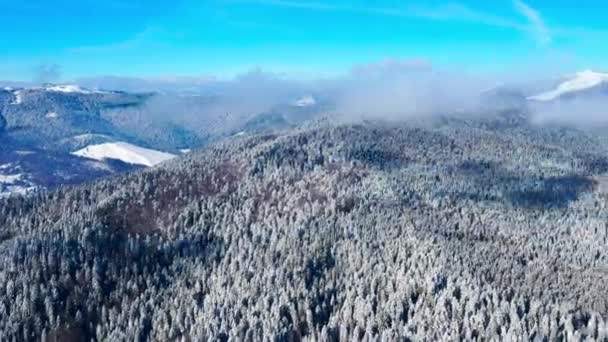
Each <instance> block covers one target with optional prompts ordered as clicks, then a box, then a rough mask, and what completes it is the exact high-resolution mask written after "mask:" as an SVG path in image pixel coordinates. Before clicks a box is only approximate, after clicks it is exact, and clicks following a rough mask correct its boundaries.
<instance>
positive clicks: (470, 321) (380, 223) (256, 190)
mask: <svg viewBox="0 0 608 342" xmlns="http://www.w3.org/2000/svg"><path fill="white" fill-rule="evenodd" d="M513 120H516V119H512V118H506V119H504V120H503V119H501V120H498V121H496V120H494V121H489V122H484V123H472V122H469V121H466V120H465V121H459V122H448V123H446V122H443V123H442V122H441V121H438V122H437V123H435V124H432V125H427V126H424V127H414V126H406V125H400V126H398V127H395V126H387V125H383V124H376V123H366V124H351V125H340V126H335V125H334V124H330V123H327V122H318V123H316V124H314V125H310V126H307V127H306V128H300V129H297V130H290V131H286V132H284V133H277V134H272V135H258V136H253V137H247V138H234V139H230V140H228V141H225V142H222V143H218V144H214V145H212V146H210V147H209V148H207V149H205V150H203V151H201V152H198V153H193V154H190V155H187V156H185V157H183V158H181V159H178V160H174V161H171V162H168V163H165V164H163V165H161V166H159V167H156V168H152V169H147V170H143V171H138V172H136V173H132V174H128V175H124V176H120V177H115V178H110V179H104V180H100V181H97V182H96V183H93V184H90V185H84V186H78V187H66V188H61V189H59V190H57V191H53V192H48V193H45V192H40V193H36V194H34V195H31V196H29V197H13V198H9V199H5V200H2V202H0V335H1V337H2V338H0V339H1V340H7V341H11V340H16V341H25V340H37V339H40V338H42V339H43V340H46V341H80V340H96V341H146V340H153V341H201V340H220V341H228V340H246V341H260V340H280V341H283V340H286V341H289V340H296V341H297V340H300V339H303V340H317V341H338V340H367V341H370V340H379V339H381V340H383V341H393V340H400V339H401V340H414V341H418V340H430V341H436V340H474V339H477V340H489V339H498V338H501V339H503V340H506V341H514V340H528V339H538V340H541V341H542V340H556V339H561V340H564V339H567V340H569V341H570V340H579V339H583V338H591V339H597V340H605V339H606V338H607V335H608V330H607V329H608V322H607V321H606V320H607V319H608V287H606V283H607V282H608V253H607V248H606V246H607V244H608V224H607V222H608V221H607V218H608V217H607V214H606V213H607V211H606V209H605V204H606V194H605V192H606V191H607V189H606V179H605V178H604V177H603V175H604V174H605V173H606V172H607V171H608V159H607V158H606V146H607V145H605V142H604V140H602V139H601V138H600V137H596V136H593V135H590V134H586V133H582V132H579V131H575V130H560V129H553V128H542V129H541V128H533V127H520V126H518V125H517V124H516V122H513ZM497 127H500V129H497Z"/></svg>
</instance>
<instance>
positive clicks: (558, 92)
mask: <svg viewBox="0 0 608 342" xmlns="http://www.w3.org/2000/svg"><path fill="white" fill-rule="evenodd" d="M605 82H608V74H605V73H599V72H594V71H591V70H586V71H582V72H579V73H577V74H576V75H575V76H574V77H573V78H571V79H569V80H567V81H565V82H563V83H561V84H560V85H559V86H558V87H557V88H556V89H553V90H551V91H548V92H544V93H542V94H538V95H535V96H530V97H528V100H532V101H552V100H555V99H557V98H559V97H560V96H562V95H565V94H569V93H574V92H578V91H582V90H586V89H590V88H593V87H596V86H598V85H600V84H602V83H605Z"/></svg>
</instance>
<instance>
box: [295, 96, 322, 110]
mask: <svg viewBox="0 0 608 342" xmlns="http://www.w3.org/2000/svg"><path fill="white" fill-rule="evenodd" d="M316 104H317V100H316V99H315V98H314V97H312V96H310V95H307V96H304V97H301V98H299V99H298V100H296V102H295V103H294V106H296V107H311V106H314V105H316Z"/></svg>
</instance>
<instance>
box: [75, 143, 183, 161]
mask: <svg viewBox="0 0 608 342" xmlns="http://www.w3.org/2000/svg"><path fill="white" fill-rule="evenodd" d="M72 154H74V155H76V156H79V157H84V158H89V159H94V160H104V159H117V160H120V161H123V162H125V163H128V164H136V165H144V166H154V165H156V164H159V163H162V162H164V161H166V160H169V159H172V158H174V157H175V156H174V155H173V154H170V153H165V152H161V151H156V150H151V149H147V148H143V147H139V146H135V145H132V144H129V143H125V142H112V143H104V144H99V145H91V146H87V147H85V148H83V149H81V150H78V151H76V152H73V153H72Z"/></svg>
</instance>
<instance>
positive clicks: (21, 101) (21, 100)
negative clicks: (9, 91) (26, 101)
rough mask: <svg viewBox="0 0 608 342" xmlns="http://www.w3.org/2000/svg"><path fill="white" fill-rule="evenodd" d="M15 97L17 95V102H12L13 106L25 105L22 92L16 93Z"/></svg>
mask: <svg viewBox="0 0 608 342" xmlns="http://www.w3.org/2000/svg"><path fill="white" fill-rule="evenodd" d="M13 95H15V100H14V101H13V102H11V104H13V105H18V104H21V103H23V94H22V93H21V90H17V91H15V92H14V93H13Z"/></svg>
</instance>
